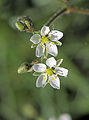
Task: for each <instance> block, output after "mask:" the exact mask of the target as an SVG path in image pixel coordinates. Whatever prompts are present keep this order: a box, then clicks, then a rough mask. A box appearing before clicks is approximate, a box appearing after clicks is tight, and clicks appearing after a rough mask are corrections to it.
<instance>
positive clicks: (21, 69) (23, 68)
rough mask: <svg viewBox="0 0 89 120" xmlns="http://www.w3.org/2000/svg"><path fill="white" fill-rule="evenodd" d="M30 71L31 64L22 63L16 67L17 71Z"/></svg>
mask: <svg viewBox="0 0 89 120" xmlns="http://www.w3.org/2000/svg"><path fill="white" fill-rule="evenodd" d="M31 71H32V65H31V64H28V63H23V64H22V65H21V66H20V67H19V68H18V73H19V74H20V73H25V72H31Z"/></svg>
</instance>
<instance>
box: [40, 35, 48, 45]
mask: <svg viewBox="0 0 89 120" xmlns="http://www.w3.org/2000/svg"><path fill="white" fill-rule="evenodd" d="M41 40H42V43H43V44H44V43H47V42H49V40H48V38H47V37H46V36H42V39H41Z"/></svg>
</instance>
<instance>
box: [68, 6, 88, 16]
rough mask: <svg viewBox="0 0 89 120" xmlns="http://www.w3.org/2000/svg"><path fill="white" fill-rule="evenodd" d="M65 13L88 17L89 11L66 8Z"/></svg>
mask: <svg viewBox="0 0 89 120" xmlns="http://www.w3.org/2000/svg"><path fill="white" fill-rule="evenodd" d="M67 11H68V12H69V13H73V12H75V13H80V14H86V15H89V10H88V9H87V10H85V9H78V8H73V7H68V9H67Z"/></svg>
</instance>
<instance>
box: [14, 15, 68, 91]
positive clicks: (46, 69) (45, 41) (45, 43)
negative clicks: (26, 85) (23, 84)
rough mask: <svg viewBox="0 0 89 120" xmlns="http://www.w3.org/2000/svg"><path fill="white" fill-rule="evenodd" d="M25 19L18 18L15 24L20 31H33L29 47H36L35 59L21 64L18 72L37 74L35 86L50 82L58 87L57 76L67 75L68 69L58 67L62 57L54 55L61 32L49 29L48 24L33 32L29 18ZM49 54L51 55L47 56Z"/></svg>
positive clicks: (56, 53)
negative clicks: (56, 58)
mask: <svg viewBox="0 0 89 120" xmlns="http://www.w3.org/2000/svg"><path fill="white" fill-rule="evenodd" d="M27 20H28V18H26V16H25V17H22V18H20V19H19V21H18V22H17V23H16V26H17V28H19V30H20V31H23V30H24V31H27V32H28V31H30V32H32V33H33V36H32V37H31V38H30V41H31V42H32V43H33V45H32V46H31V48H34V47H36V57H37V59H36V60H35V61H33V62H32V63H31V64H28V63H25V64H22V65H21V66H20V68H19V69H18V73H24V72H33V75H34V76H38V78H37V81H36V87H45V86H46V85H47V84H50V85H51V86H52V87H53V88H56V89H60V79H59V77H60V76H64V77H67V74H68V70H67V69H65V68H63V67H60V64H61V63H62V62H63V59H59V60H57V61H56V60H55V58H54V57H56V56H57V55H58V49H57V46H61V45H62V43H61V42H60V41H59V40H60V39H61V38H62V37H63V33H62V32H60V31H58V30H52V31H50V29H49V27H48V26H43V27H42V29H41V31H40V32H35V31H33V29H32V28H31V23H30V21H31V20H30V21H27ZM19 22H20V23H19ZM29 25H30V27H29ZM25 28H26V29H25ZM49 54H50V55H51V56H53V57H50V58H49V57H48V55H49ZM44 60H45V62H44Z"/></svg>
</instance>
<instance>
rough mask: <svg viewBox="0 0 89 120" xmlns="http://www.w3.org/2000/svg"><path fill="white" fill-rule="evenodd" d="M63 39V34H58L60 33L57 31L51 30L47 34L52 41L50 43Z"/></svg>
mask: <svg viewBox="0 0 89 120" xmlns="http://www.w3.org/2000/svg"><path fill="white" fill-rule="evenodd" d="M62 37H63V33H62V32H60V31H57V30H52V31H51V32H50V33H49V38H50V39H51V40H52V41H56V40H59V39H61V38H62Z"/></svg>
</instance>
